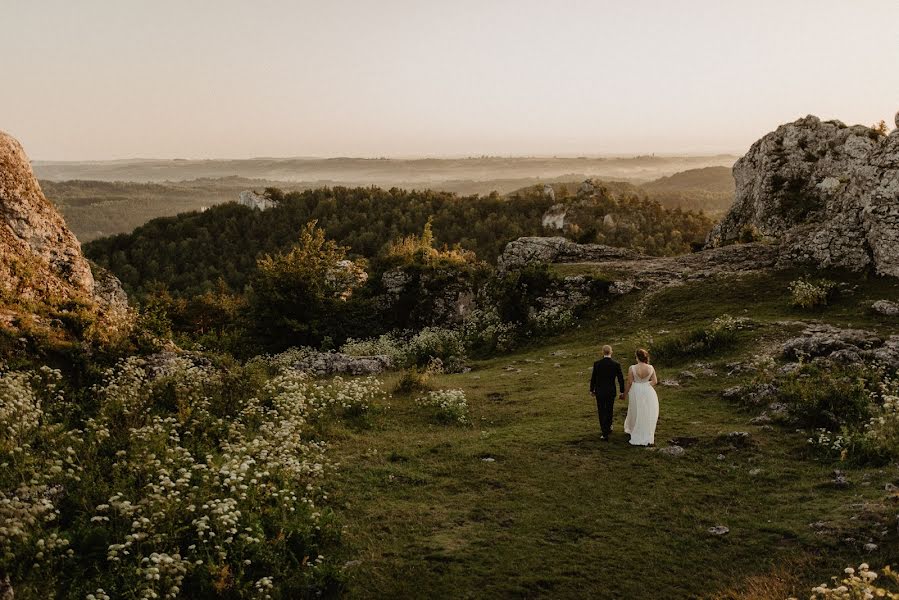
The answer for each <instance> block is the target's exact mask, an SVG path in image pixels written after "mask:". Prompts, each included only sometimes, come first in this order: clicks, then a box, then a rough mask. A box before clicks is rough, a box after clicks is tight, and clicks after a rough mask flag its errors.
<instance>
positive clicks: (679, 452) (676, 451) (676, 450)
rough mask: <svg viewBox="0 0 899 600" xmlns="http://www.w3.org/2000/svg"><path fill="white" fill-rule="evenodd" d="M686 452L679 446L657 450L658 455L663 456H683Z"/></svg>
mask: <svg viewBox="0 0 899 600" xmlns="http://www.w3.org/2000/svg"><path fill="white" fill-rule="evenodd" d="M686 452H687V451H686V450H684V449H683V448H681V447H680V446H665V447H664V448H659V454H664V455H665V456H675V457H677V456H683V455H684V454H685V453H686Z"/></svg>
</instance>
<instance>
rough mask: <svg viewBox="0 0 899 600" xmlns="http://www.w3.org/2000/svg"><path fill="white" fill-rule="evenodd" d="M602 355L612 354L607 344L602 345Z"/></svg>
mask: <svg viewBox="0 0 899 600" xmlns="http://www.w3.org/2000/svg"><path fill="white" fill-rule="evenodd" d="M602 355H603V356H612V347H611V346H610V345H608V344H606V345H605V346H603V347H602Z"/></svg>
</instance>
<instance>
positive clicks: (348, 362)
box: [293, 352, 391, 377]
mask: <svg viewBox="0 0 899 600" xmlns="http://www.w3.org/2000/svg"><path fill="white" fill-rule="evenodd" d="M293 367H294V368H295V369H297V370H299V371H303V372H304V373H309V374H311V375H315V376H317V377H324V376H327V375H377V374H378V373H383V372H384V371H386V370H387V369H389V368H390V367H391V363H390V357H388V356H385V355H381V354H376V355H373V356H350V355H349V354H342V353H340V352H309V353H307V354H305V355H304V356H303V357H302V358H301V359H300V360H299V361H297V362H296V363H295V364H294V365H293Z"/></svg>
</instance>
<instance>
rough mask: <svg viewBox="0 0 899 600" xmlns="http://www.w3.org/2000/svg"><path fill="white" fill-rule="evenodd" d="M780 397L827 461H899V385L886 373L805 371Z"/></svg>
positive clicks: (850, 369) (791, 379)
mask: <svg viewBox="0 0 899 600" xmlns="http://www.w3.org/2000/svg"><path fill="white" fill-rule="evenodd" d="M780 396H781V398H782V399H783V400H784V401H785V402H786V403H787V406H788V408H789V411H790V416H791V417H793V419H794V420H795V421H797V422H798V423H799V424H800V425H803V426H805V427H806V428H808V429H812V430H813V433H812V436H811V437H810V438H809V443H811V444H812V445H813V446H814V447H815V448H816V449H817V450H818V451H819V452H821V453H822V454H824V455H825V456H829V457H831V458H839V459H841V460H847V459H848V460H851V461H854V462H857V463H861V464H874V465H881V464H886V463H888V462H890V461H891V460H895V459H896V458H897V457H899V381H897V380H896V379H895V378H894V377H893V376H892V375H890V374H888V373H886V372H884V371H883V370H882V369H880V368H878V367H870V366H860V365H854V366H840V365H825V366H823V367H822V366H819V365H816V364H814V363H813V364H811V365H805V366H803V368H802V369H801V370H800V371H799V372H798V373H795V374H793V375H791V376H789V377H787V378H786V379H785V380H784V381H783V382H782V383H781V394H780Z"/></svg>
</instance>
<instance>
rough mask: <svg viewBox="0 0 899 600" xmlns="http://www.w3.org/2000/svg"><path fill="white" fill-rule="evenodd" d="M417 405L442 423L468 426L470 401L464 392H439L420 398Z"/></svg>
mask: <svg viewBox="0 0 899 600" xmlns="http://www.w3.org/2000/svg"><path fill="white" fill-rule="evenodd" d="M415 402H416V404H418V405H419V406H423V407H425V408H428V409H430V410H431V411H432V413H433V416H434V418H436V419H437V420H438V421H439V422H441V423H454V424H459V425H467V424H468V423H469V419H468V401H467V400H466V399H465V392H464V391H462V390H437V391H435V392H430V393H428V394H427V395H425V396H422V397H420V398H418V399H417V400H416V401H415Z"/></svg>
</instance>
